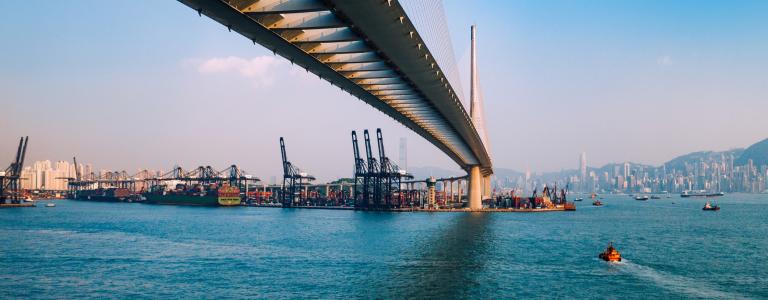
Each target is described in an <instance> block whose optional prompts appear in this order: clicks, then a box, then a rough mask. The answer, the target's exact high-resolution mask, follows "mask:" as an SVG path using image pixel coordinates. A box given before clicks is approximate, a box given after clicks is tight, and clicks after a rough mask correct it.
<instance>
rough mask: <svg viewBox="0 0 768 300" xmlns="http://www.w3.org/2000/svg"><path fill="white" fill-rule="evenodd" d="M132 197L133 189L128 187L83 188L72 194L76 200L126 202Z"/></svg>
mask: <svg viewBox="0 0 768 300" xmlns="http://www.w3.org/2000/svg"><path fill="white" fill-rule="evenodd" d="M130 198H131V191H130V190H128V189H126V188H101V189H95V190H81V191H77V192H76V193H74V194H73V195H72V199H74V200H86V201H96V202H124V201H128V200H129V199H130Z"/></svg>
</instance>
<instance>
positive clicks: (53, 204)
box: [45, 202, 56, 207]
mask: <svg viewBox="0 0 768 300" xmlns="http://www.w3.org/2000/svg"><path fill="white" fill-rule="evenodd" d="M45 207H56V203H53V202H48V203H46V204H45Z"/></svg>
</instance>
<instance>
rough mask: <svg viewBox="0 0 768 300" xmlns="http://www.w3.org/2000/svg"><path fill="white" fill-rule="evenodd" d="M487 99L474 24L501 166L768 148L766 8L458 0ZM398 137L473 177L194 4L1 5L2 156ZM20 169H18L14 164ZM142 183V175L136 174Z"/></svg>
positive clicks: (183, 154)
mask: <svg viewBox="0 0 768 300" xmlns="http://www.w3.org/2000/svg"><path fill="white" fill-rule="evenodd" d="M444 7H445V14H446V17H447V22H448V25H449V30H450V34H451V39H452V42H453V47H454V52H455V55H456V58H457V62H458V64H459V70H460V73H461V74H462V80H463V81H464V83H465V85H464V88H463V89H464V90H465V92H468V91H469V86H468V77H469V27H470V25H472V24H476V25H477V26H478V33H477V34H478V67H479V72H480V78H481V83H480V84H481V86H482V88H483V99H484V101H485V114H486V118H487V128H488V136H489V139H490V145H491V153H492V154H493V162H494V166H496V167H501V168H512V169H517V170H526V169H529V170H531V171H534V172H543V171H556V170H561V169H570V168H576V167H577V166H578V162H579V161H578V158H579V154H580V153H581V152H586V153H587V159H588V164H589V165H590V166H601V165H603V164H606V163H610V162H622V161H633V162H638V163H646V164H653V165H658V164H661V163H663V162H665V161H667V160H669V159H671V158H674V157H675V156H678V155H682V154H685V153H688V152H692V151H700V150H726V149H731V148H735V147H746V146H749V145H750V144H752V143H754V142H757V141H759V140H762V139H764V138H766V137H768V130H767V128H768V118H766V117H765V112H766V111H768V38H766V37H768V2H766V1H599V0H594V1H542V0H536V1H458V0H446V1H445V2H444ZM366 128H367V129H371V130H375V128H382V130H383V133H384V138H385V144H386V149H387V154H388V155H389V156H390V157H391V158H393V159H397V158H398V154H399V149H398V142H399V140H400V138H401V137H405V138H406V139H407V141H408V166H409V167H416V166H434V167H440V168H445V169H452V170H458V167H457V166H456V165H455V163H453V162H452V161H451V160H450V159H449V158H448V157H447V156H445V155H444V154H442V153H441V152H440V151H439V150H437V149H436V148H435V147H434V146H432V145H431V144H429V143H428V142H426V141H424V140H423V139H421V138H420V137H419V136H417V135H415V134H414V133H412V132H410V131H409V130H408V129H406V128H405V127H404V126H402V125H400V124H399V123H397V122H396V121H394V120H393V119H391V118H389V117H387V116H385V115H383V114H381V113H380V112H378V111H376V110H375V109H373V108H372V107H370V106H368V105H367V104H365V103H363V102H362V101H360V100H358V99H355V98H353V97H352V96H350V95H349V94H346V93H343V92H341V91H340V90H339V89H338V88H336V87H333V86H331V85H330V84H329V83H327V82H325V81H322V80H320V79H318V78H317V77H314V76H312V75H311V74H308V73H306V72H304V71H303V70H302V69H300V68H296V67H293V66H291V64H290V63H288V62H287V61H285V60H284V59H282V58H281V57H279V56H273V55H272V53H271V52H269V51H267V50H266V49H264V48H263V47H261V46H259V45H253V44H252V43H251V42H250V41H249V40H248V39H246V38H244V37H242V36H240V35H238V34H236V33H230V32H228V31H227V29H226V28H225V27H224V26H222V25H221V24H218V23H216V22H214V21H212V20H210V19H208V18H206V17H202V18H201V17H198V15H197V13H196V12H195V11H193V10H191V9H189V8H188V7H186V6H184V5H182V4H180V3H178V2H176V1H148V0H147V1H95V0H78V1H74V0H71V1H70V0H65V1H53V2H13V1H0V162H2V161H8V162H10V161H11V160H12V159H13V155H14V154H15V148H16V146H17V143H18V137H19V136H22V135H28V136H30V148H29V153H28V158H27V161H34V160H40V159H50V160H71V157H72V156H74V155H76V156H77V157H78V160H79V161H82V162H91V163H93V164H94V166H95V167H96V168H98V169H112V170H122V169H125V170H128V171H135V170H137V169H138V168H145V167H146V168H155V169H160V168H162V169H165V170H168V169H170V168H171V167H172V166H173V165H175V164H179V165H182V166H185V167H187V168H194V167H196V166H198V165H211V166H214V167H216V168H218V169H223V168H225V167H227V166H228V165H230V164H233V163H234V164H237V165H239V166H240V167H242V168H243V169H245V170H247V171H249V172H250V173H252V174H255V175H257V176H259V177H261V178H262V179H263V180H264V179H267V178H270V177H271V176H279V175H280V174H281V164H280V152H279V144H278V139H279V137H280V136H283V137H285V139H286V145H287V152H288V158H289V160H291V161H292V162H293V163H294V164H295V165H297V166H299V167H300V168H301V169H303V170H306V171H308V172H309V173H311V174H314V175H316V176H318V177H319V178H320V179H321V180H322V181H327V180H332V179H334V178H338V177H345V176H349V175H350V174H351V172H352V169H353V160H352V149H350V148H351V142H350V135H349V133H350V131H351V130H363V129H366ZM2 164H3V165H4V163H2ZM129 173H130V172H129Z"/></svg>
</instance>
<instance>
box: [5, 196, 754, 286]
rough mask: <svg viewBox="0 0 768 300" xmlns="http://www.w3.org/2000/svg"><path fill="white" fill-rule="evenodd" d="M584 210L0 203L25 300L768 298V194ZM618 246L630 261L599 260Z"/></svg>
mask: <svg viewBox="0 0 768 300" xmlns="http://www.w3.org/2000/svg"><path fill="white" fill-rule="evenodd" d="M706 200H707V199H704V198H686V199H683V198H680V197H679V196H673V197H671V198H662V199H657V200H648V201H636V200H634V199H633V198H630V197H628V196H606V197H605V198H604V199H603V200H602V201H603V203H604V205H603V206H602V207H595V206H592V205H591V200H590V199H585V200H584V201H583V202H577V206H578V210H577V211H575V212H549V213H423V212H418V213H377V212H355V211H344V210H316V209H279V208H257V207H229V208H225V207H220V208H212V207H181V206H158V205H147V204H135V203H133V204H132V203H96V202H84V201H71V200H59V201H56V204H57V205H56V207H52V208H46V207H44V205H42V204H41V203H44V202H46V201H40V202H39V203H38V207H36V208H19V209H2V210H0V249H1V250H2V255H0V295H2V298H3V299H14V298H27V299H28V298H82V297H93V298H174V299H189V298H270V299H273V298H403V297H411V298H413V297H419V298H422V297H428V298H441V299H445V298H470V297H471V298H582V299H592V298H617V299H648V298H649V297H651V298H667V299H669V298H674V299H679V298H684V299H685V298H690V299H698V298H707V299H711V298H722V299H738V298H768V254H766V251H768V221H766V220H768V219H766V217H768V195H747V194H734V195H726V196H724V197H720V198H717V201H718V204H719V205H720V206H721V207H722V209H721V210H720V211H717V212H710V211H702V210H701V208H702V206H703V205H704V202H705V201H706ZM610 241H613V242H614V245H615V246H616V248H617V249H618V250H619V251H621V254H622V257H623V258H624V261H623V262H621V263H607V262H604V261H601V260H599V259H598V258H597V255H598V253H599V252H601V251H602V250H604V249H605V247H606V245H607V244H608V242H610Z"/></svg>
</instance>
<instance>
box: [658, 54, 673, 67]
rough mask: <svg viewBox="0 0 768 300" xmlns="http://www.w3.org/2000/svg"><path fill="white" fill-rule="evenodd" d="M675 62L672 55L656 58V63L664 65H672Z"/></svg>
mask: <svg viewBox="0 0 768 300" xmlns="http://www.w3.org/2000/svg"><path fill="white" fill-rule="evenodd" d="M673 62H674V61H672V57H671V56H669V55H664V56H659V57H658V58H657V59H656V63H657V64H659V65H662V66H666V65H671V64H672V63H673Z"/></svg>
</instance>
